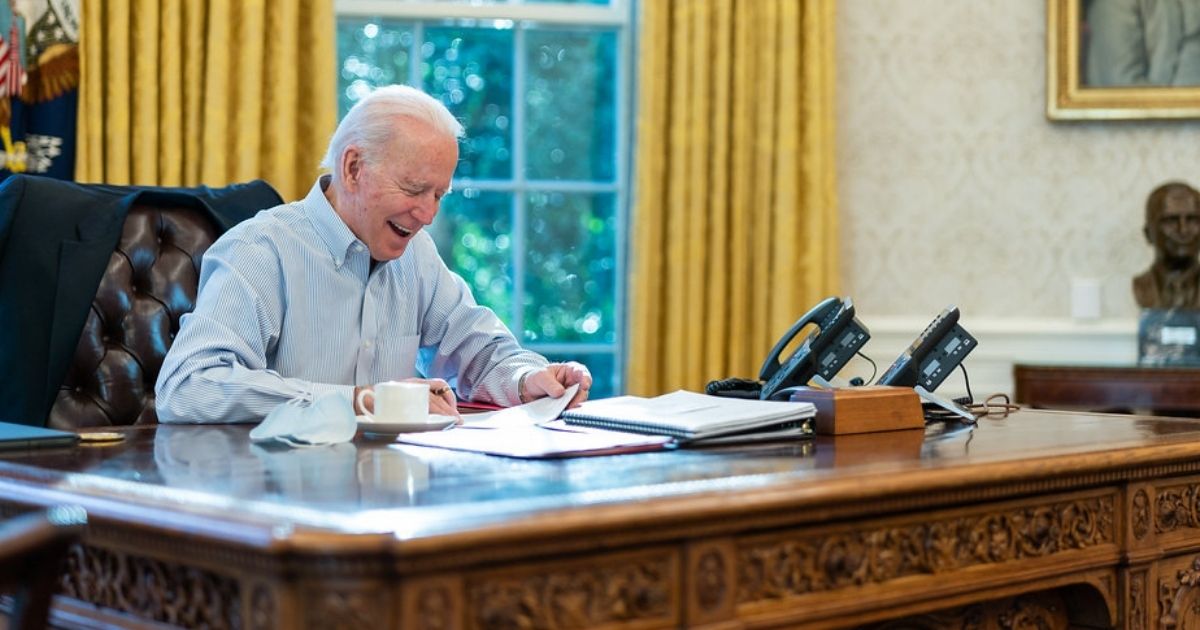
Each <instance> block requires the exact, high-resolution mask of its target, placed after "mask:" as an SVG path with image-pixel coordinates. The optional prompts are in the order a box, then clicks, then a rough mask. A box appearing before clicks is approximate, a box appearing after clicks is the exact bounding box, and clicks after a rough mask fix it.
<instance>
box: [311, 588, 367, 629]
mask: <svg viewBox="0 0 1200 630" xmlns="http://www.w3.org/2000/svg"><path fill="white" fill-rule="evenodd" d="M307 601H308V611H307V614H306V616H305V619H306V620H307V621H306V623H307V625H309V626H310V627H313V628H346V629H347V630H351V629H353V628H383V627H385V625H386V618H387V613H386V612H385V606H386V604H387V597H386V596H385V594H384V593H383V591H381V590H379V589H373V588H370V589H353V590H351V589H330V590H322V591H321V592H319V593H310V594H309V597H308V598H307Z"/></svg>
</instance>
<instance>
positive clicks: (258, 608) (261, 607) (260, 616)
mask: <svg viewBox="0 0 1200 630" xmlns="http://www.w3.org/2000/svg"><path fill="white" fill-rule="evenodd" d="M275 615H276V612H275V597H274V595H272V594H271V589H270V588H268V587H267V586H266V585H264V584H259V585H258V586H255V587H254V593H253V594H252V595H251V596H250V616H249V617H250V627H251V628H252V629H253V630H268V628H274V627H275Z"/></svg>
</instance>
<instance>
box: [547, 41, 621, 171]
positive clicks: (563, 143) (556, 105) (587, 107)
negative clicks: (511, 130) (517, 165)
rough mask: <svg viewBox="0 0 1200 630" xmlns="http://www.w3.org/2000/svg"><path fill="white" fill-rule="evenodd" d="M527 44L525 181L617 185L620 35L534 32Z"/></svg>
mask: <svg viewBox="0 0 1200 630" xmlns="http://www.w3.org/2000/svg"><path fill="white" fill-rule="evenodd" d="M525 41H526V46H525V51H524V54H525V62H526V67H527V68H528V75H529V77H528V80H527V83H526V90H525V108H526V110H525V111H526V124H525V146H526V149H527V151H528V155H527V157H526V164H527V167H526V169H525V174H526V176H527V177H529V178H530V179H583V180H599V181H613V180H614V179H615V174H616V136H617V133H616V129H617V124H616V109H617V100H616V80H615V79H616V76H617V71H616V64H617V35H616V33H614V32H611V31H607V32H606V31H543V30H530V31H529V32H528V33H527V37H526V40H525Z"/></svg>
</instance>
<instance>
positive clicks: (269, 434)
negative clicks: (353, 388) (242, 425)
mask: <svg viewBox="0 0 1200 630" xmlns="http://www.w3.org/2000/svg"><path fill="white" fill-rule="evenodd" d="M357 430H358V419H357V418H355V417H354V408H353V407H351V406H350V399H349V398H348V397H346V396H344V395H342V394H340V393H337V392H331V393H328V394H325V395H324V396H321V397H320V398H318V399H316V400H314V401H313V402H312V403H307V402H305V401H303V400H300V399H293V400H289V401H288V402H285V403H282V404H280V405H279V406H277V407H275V408H274V409H272V410H271V413H269V414H267V417H266V418H264V419H263V421H262V422H261V423H260V424H259V425H258V426H256V427H254V429H252V430H251V431H250V439H251V440H253V441H255V442H265V441H271V440H274V441H276V442H282V443H284V444H287V445H288V446H296V447H299V446H321V445H325V444H340V443H342V442H349V441H350V440H351V439H352V438H353V437H354V433H355V432H356V431H357Z"/></svg>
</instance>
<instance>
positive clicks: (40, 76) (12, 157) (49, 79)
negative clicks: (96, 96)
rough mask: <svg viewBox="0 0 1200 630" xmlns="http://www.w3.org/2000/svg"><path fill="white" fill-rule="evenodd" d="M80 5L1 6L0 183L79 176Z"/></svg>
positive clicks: (29, 0) (18, 1)
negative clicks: (16, 176)
mask: <svg viewBox="0 0 1200 630" xmlns="http://www.w3.org/2000/svg"><path fill="white" fill-rule="evenodd" d="M79 1H80V0H9V1H8V2H5V3H0V141H3V146H2V147H0V149H2V150H3V164H0V167H2V168H0V179H3V178H4V177H7V176H8V174H9V173H32V174H37V175H47V176H50V177H57V178H59V179H71V178H72V177H73V175H74V171H75V115H76V107H77V105H78V101H79Z"/></svg>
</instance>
